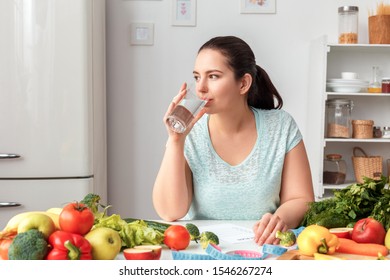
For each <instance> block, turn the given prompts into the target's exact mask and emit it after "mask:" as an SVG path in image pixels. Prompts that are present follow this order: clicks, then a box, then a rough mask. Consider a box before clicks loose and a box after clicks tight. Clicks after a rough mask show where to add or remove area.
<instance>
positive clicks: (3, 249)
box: [0, 233, 16, 260]
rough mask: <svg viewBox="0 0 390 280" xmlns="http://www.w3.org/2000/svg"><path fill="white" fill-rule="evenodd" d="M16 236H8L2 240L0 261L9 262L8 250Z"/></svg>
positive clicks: (0, 241) (0, 240) (0, 242)
mask: <svg viewBox="0 0 390 280" xmlns="http://www.w3.org/2000/svg"><path fill="white" fill-rule="evenodd" d="M15 236H16V233H15V234H9V235H8V234H7V235H5V236H4V237H2V238H1V239H0V260H8V248H9V246H10V245H11V243H12V241H13V239H14V237H15Z"/></svg>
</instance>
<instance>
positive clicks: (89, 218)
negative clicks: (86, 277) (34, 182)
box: [0, 193, 219, 260]
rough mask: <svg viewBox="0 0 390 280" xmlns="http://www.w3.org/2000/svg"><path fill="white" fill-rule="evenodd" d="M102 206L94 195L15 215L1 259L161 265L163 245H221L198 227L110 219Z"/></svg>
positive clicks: (0, 241)
mask: <svg viewBox="0 0 390 280" xmlns="http://www.w3.org/2000/svg"><path fill="white" fill-rule="evenodd" d="M99 201H100V197H99V195H96V194H92V193H91V194H88V195H87V196H85V197H84V199H83V200H81V201H80V202H73V203H69V204H67V205H66V206H65V207H63V208H50V209H48V210H47V211H33V212H24V213H20V214H17V215H15V216H14V217H12V218H11V219H10V220H9V221H8V223H7V225H6V227H5V228H4V229H3V231H1V232H0V260H8V259H9V260H113V259H115V258H116V257H117V255H118V254H119V253H120V252H121V251H122V252H123V255H124V257H125V258H126V259H129V260H157V259H160V257H161V251H162V246H163V245H165V246H167V247H168V248H169V249H172V250H185V249H186V248H187V247H188V245H189V243H190V241H192V240H193V241H195V242H196V243H198V241H200V244H201V245H202V247H203V248H205V247H206V246H207V245H208V243H213V244H216V245H218V243H219V240H218V237H217V236H216V235H215V234H213V233H211V232H202V233H200V232H199V229H198V228H197V227H196V226H195V225H194V224H186V226H182V225H172V224H167V223H161V222H155V221H147V220H140V219H133V218H125V219H122V218H121V217H120V215H118V214H112V215H107V213H106V212H107V208H108V207H109V206H104V205H101V204H100V202H99ZM99 207H101V208H103V210H102V211H101V210H100V209H99Z"/></svg>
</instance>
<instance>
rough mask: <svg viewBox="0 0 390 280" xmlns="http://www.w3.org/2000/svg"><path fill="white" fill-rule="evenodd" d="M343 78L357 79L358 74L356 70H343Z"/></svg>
mask: <svg viewBox="0 0 390 280" xmlns="http://www.w3.org/2000/svg"><path fill="white" fill-rule="evenodd" d="M341 78H342V79H347V80H351V79H357V78H358V74H357V73H355V72H341Z"/></svg>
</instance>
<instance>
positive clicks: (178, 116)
mask: <svg viewBox="0 0 390 280" xmlns="http://www.w3.org/2000/svg"><path fill="white" fill-rule="evenodd" d="M194 88H195V86H194V84H191V85H190V86H188V85H187V89H186V95H185V97H184V98H183V99H182V100H181V101H180V103H179V104H178V105H177V106H176V107H175V108H174V109H173V111H172V113H171V114H170V115H169V116H168V118H167V123H168V124H169V127H170V128H171V129H172V130H173V131H175V132H177V133H183V132H184V131H186V129H187V127H188V125H189V124H190V123H191V121H192V120H193V119H194V118H195V116H196V115H197V114H198V113H199V111H200V110H201V109H202V108H203V107H204V106H205V105H206V103H207V101H206V100H202V99H200V98H198V96H197V95H196V93H195V90H194Z"/></svg>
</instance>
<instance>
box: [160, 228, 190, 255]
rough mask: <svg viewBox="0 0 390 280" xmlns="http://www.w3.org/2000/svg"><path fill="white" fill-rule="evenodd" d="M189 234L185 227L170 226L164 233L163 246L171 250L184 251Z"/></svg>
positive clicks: (187, 243) (188, 241) (188, 242)
mask: <svg viewBox="0 0 390 280" xmlns="http://www.w3.org/2000/svg"><path fill="white" fill-rule="evenodd" d="M190 241H191V237H190V233H189V232H188V230H187V229H186V227H185V226H182V225H171V226H170V227H169V228H167V229H166V230H165V232H164V244H165V245H167V246H168V247H169V248H170V249H173V250H184V249H186V248H187V247H188V245H189V244H190Z"/></svg>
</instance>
